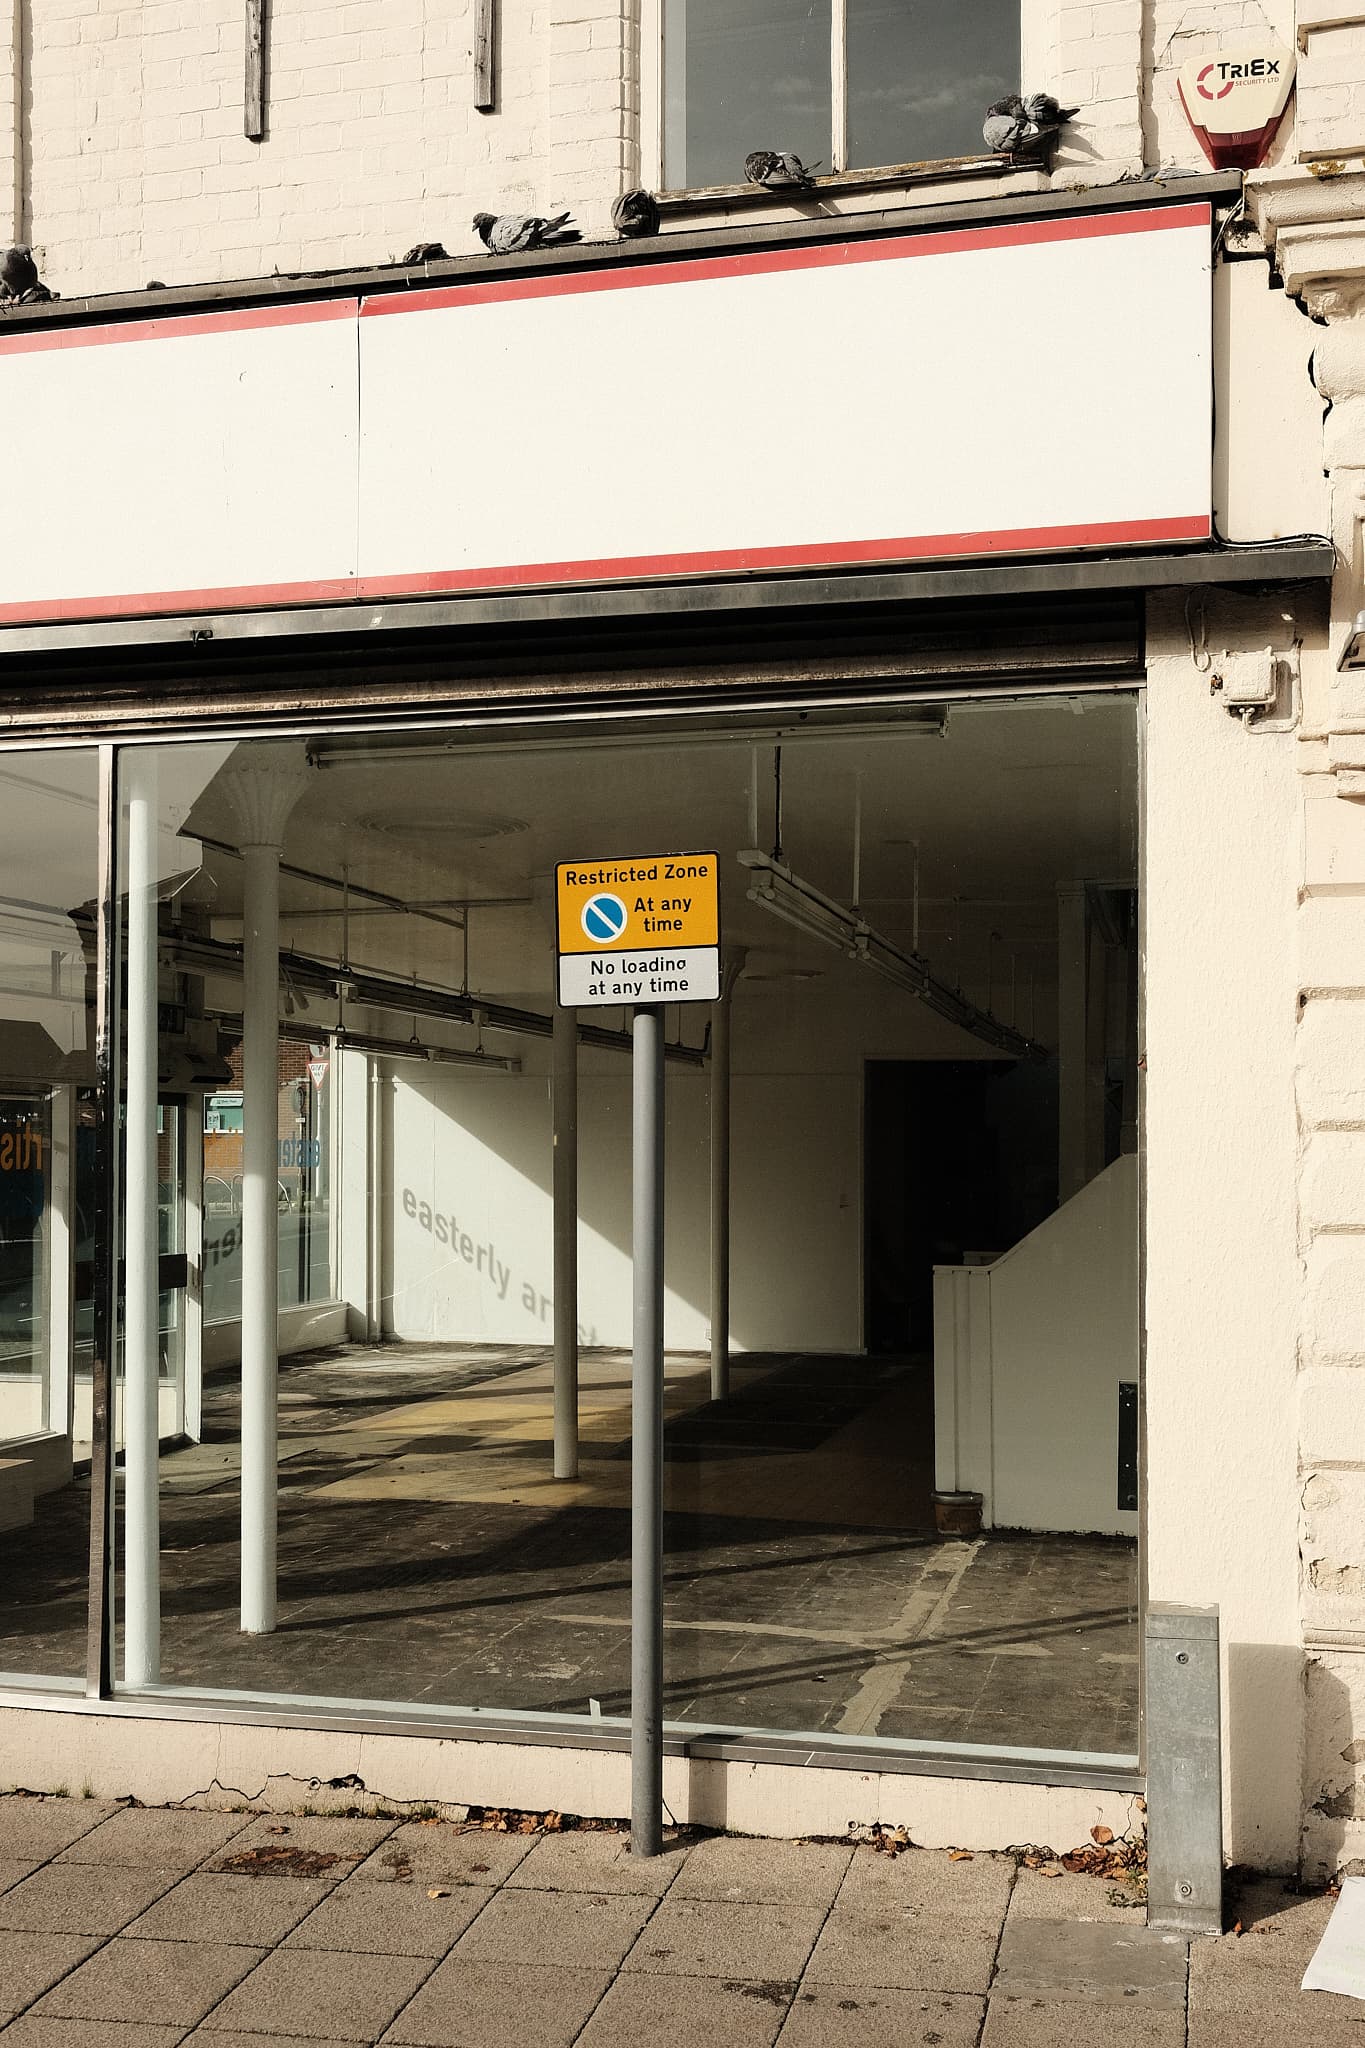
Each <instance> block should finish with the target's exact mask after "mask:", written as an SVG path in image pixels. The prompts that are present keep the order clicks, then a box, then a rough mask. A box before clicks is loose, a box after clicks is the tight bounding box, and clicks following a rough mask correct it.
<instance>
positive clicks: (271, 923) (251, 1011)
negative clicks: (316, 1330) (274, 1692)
mask: <svg viewBox="0 0 1365 2048" xmlns="http://www.w3.org/2000/svg"><path fill="white" fill-rule="evenodd" d="M308 777H309V770H308V766H307V762H306V759H305V756H304V752H303V749H302V747H301V746H298V745H296V744H293V743H289V744H285V745H279V746H273V745H254V746H248V747H245V748H243V749H242V750H241V751H240V752H239V753H238V754H237V755H236V756H235V757H234V759H233V763H232V765H231V766H230V767H229V768H228V769H226V770H225V771H224V774H223V777H222V783H223V786H224V788H225V790H226V791H227V793H228V794H230V796H231V798H232V800H233V802H234V804H235V805H236V808H237V812H238V816H239V819H240V828H241V842H240V852H241V855H242V860H243V868H244V872H243V893H242V1613H241V1620H242V1630H243V1632H244V1633H245V1634H247V1635H268V1634H269V1633H270V1631H271V1630H272V1629H273V1628H274V1626H275V1599H276V1583H275V1582H276V1563H275V1557H276V1523H277V1501H276V1479H277V1464H278V1451H279V1412H278V1389H277V1374H278V1366H279V1209H278V1206H277V1196H276V1191H277V1185H278V1179H279V1175H278V1170H277V1158H278V1153H277V1149H276V1148H277V1131H276V1125H277V1121H278V1092H279V1090H278V1065H279V979H280V852H281V848H282V846H283V843H284V830H285V826H286V824H287V823H288V820H289V813H290V812H291V811H292V810H293V808H294V805H295V804H296V803H297V802H298V799H299V797H300V796H301V795H302V794H303V791H304V789H305V788H306V786H307V783H308Z"/></svg>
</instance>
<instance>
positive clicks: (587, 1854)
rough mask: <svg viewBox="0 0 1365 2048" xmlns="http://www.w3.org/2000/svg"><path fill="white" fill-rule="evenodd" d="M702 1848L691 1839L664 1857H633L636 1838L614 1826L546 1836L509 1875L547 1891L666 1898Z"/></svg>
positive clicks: (514, 1884)
mask: <svg viewBox="0 0 1365 2048" xmlns="http://www.w3.org/2000/svg"><path fill="white" fill-rule="evenodd" d="M696 1853H697V1852H696V1850H695V1849H693V1848H690V1847H689V1846H688V1845H687V1844H686V1843H685V1842H683V1843H678V1844H677V1845H676V1846H674V1847H672V1848H666V1849H665V1850H664V1852H663V1854H662V1855H661V1856H632V1855H631V1853H630V1837H629V1835H625V1834H618V1833H616V1832H615V1831H614V1830H608V1829H598V1828H581V1829H574V1830H572V1831H571V1832H570V1833H568V1834H560V1835H545V1836H543V1837H542V1838H541V1840H540V1841H538V1842H537V1843H536V1844H535V1847H534V1848H533V1849H532V1850H531V1853H530V1855H529V1856H527V1857H526V1858H525V1860H524V1861H523V1862H520V1863H518V1864H517V1865H516V1867H515V1869H514V1870H513V1871H512V1872H511V1874H510V1875H509V1877H508V1879H507V1884H508V1888H509V1889H510V1890H519V1889H521V1888H523V1887H529V1888H530V1889H531V1890H533V1891H545V1892H631V1893H634V1894H636V1895H637V1896H638V1897H640V1898H653V1899H657V1898H662V1896H663V1894H664V1893H665V1892H666V1891H668V1890H669V1888H670V1886H672V1885H673V1884H674V1883H675V1882H676V1881H677V1878H678V1875H679V1872H681V1871H684V1870H685V1868H686V1865H687V1862H688V1860H689V1859H690V1858H691V1857H692V1856H695V1855H696Z"/></svg>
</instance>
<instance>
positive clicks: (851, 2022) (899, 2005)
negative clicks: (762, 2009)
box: [780, 1984, 983, 2048]
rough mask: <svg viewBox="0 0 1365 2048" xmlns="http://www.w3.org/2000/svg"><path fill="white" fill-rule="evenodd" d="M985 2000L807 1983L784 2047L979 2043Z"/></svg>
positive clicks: (954, 2047) (956, 2047)
mask: <svg viewBox="0 0 1365 2048" xmlns="http://www.w3.org/2000/svg"><path fill="white" fill-rule="evenodd" d="M982 2009H983V2002H982V2000H981V1999H979V1998H963V1997H959V1996H952V1995H949V1994H946V1993H944V1992H941V1991H869V1990H867V1989H866V1988H865V1987H864V1986H863V1985H861V1984H807V1985H805V1986H804V1987H803V1988H802V1989H801V1991H799V1992H798V1993H797V1996H796V1998H795V2000H794V2001H793V2004H792V2008H791V2012H790V2013H789V2014H788V2016H787V2023H786V2025H785V2026H784V2027H783V2029H782V2033H781V2036H780V2048H921V2044H922V2043H928V2044H929V2048H936V2044H942V2048H976V2043H977V2038H978V2036H979V2034H980V2032H981V2014H982Z"/></svg>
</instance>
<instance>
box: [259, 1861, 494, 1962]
mask: <svg viewBox="0 0 1365 2048" xmlns="http://www.w3.org/2000/svg"><path fill="white" fill-rule="evenodd" d="M247 1882H250V1880H249V1879H248V1880H247ZM270 1889H271V1890H272V1891H273V1890H274V1889H275V1887H274V1886H273V1885H272V1886H271V1887H270ZM431 1890H437V1891H445V1892H446V1893H447V1894H448V1896H447V1897H445V1898H437V1899H433V1898H430V1897H429V1896H428V1893H429V1891H431ZM492 1897H493V1893H492V1892H491V1891H489V1890H485V1889H483V1888H482V1887H481V1886H479V1885H472V1884H465V1885H458V1886H455V1887H450V1886H446V1885H438V1886H427V1885H410V1884H386V1885H370V1884H367V1885H354V1884H345V1885H339V1886H337V1887H335V1888H334V1889H333V1890H332V1891H331V1892H330V1893H329V1894H328V1896H327V1897H326V1898H325V1899H324V1900H323V1902H322V1904H321V1905H319V1906H316V1907H315V1908H314V1910H313V1911H312V1912H311V1913H310V1914H309V1915H308V1918H307V1919H306V1920H303V1921H300V1923H299V1924H298V1926H296V1927H295V1929H294V1931H293V1933H292V1934H291V1935H290V1936H289V1937H288V1939H287V1941H286V1942H285V1947H286V1948H313V1949H342V1950H345V1951H348V1952H350V1953H352V1954H355V1955H374V1956H431V1957H433V1958H435V1957H439V1956H443V1955H445V1954H446V1953H447V1952H448V1950H450V1949H451V1948H453V1947H454V1945H455V1943H456V1942H457V1941H458V1940H459V1938H460V1936H461V1935H462V1934H463V1933H464V1931H465V1929H466V1927H468V1926H469V1924H470V1922H471V1921H472V1920H473V1919H474V1918H475V1917H476V1915H478V1914H479V1913H481V1912H482V1911H483V1909H484V1907H485V1906H486V1905H487V1904H488V1901H489V1900H490V1899H491V1898H492Z"/></svg>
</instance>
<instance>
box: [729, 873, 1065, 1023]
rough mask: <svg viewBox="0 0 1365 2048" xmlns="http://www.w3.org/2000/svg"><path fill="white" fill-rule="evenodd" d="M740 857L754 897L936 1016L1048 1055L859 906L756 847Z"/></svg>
mask: <svg viewBox="0 0 1365 2048" xmlns="http://www.w3.org/2000/svg"><path fill="white" fill-rule="evenodd" d="M739 859H740V863H741V865H742V866H744V867H746V868H748V870H749V875H750V882H749V892H748V893H749V901H750V902H751V903H757V904H759V905H760V906H761V908H763V909H764V910H768V911H771V912H772V914H773V916H774V917H780V918H781V919H782V921H783V923H784V924H789V925H793V926H794V927H795V928H796V930H797V931H801V932H805V933H806V934H807V935H808V936H809V937H811V938H813V939H819V940H820V942H821V944H822V945H826V946H833V947H834V948H835V949H836V950H837V951H838V952H840V953H843V954H844V955H845V957H846V958H848V959H850V960H858V961H861V962H862V964H863V965H864V966H865V967H870V968H872V970H873V971H874V973H877V974H880V975H881V977H882V979H883V980H884V981H889V982H892V983H894V985H895V986H896V987H897V988H902V989H904V990H905V991H906V992H907V994H909V995H912V996H915V997H917V998H918V999H919V1001H920V1002H922V1003H924V1004H925V1005H926V1007H927V1008H929V1009H931V1010H932V1011H933V1012H934V1013H935V1015H936V1016H939V1017H943V1018H945V1019H946V1020H947V1022H948V1023H950V1024H956V1025H957V1026H958V1027H959V1029H960V1030H963V1031H969V1032H970V1033H971V1034H972V1036H973V1038H979V1039H981V1040H983V1041H984V1043H985V1044H987V1045H990V1046H994V1048H995V1049H996V1051H997V1052H1003V1053H1008V1054H1009V1056H1010V1057H1011V1058H1012V1059H1035V1060H1042V1059H1046V1058H1047V1048H1046V1047H1045V1046H1042V1045H1039V1044H1037V1043H1036V1042H1035V1041H1034V1040H1032V1039H1029V1038H1025V1037H1024V1035H1023V1033H1022V1032H1020V1031H1016V1030H1015V1029H1014V1027H1013V1026H1012V1025H1009V1024H1002V1023H1000V1021H999V1020H998V1018H996V1017H993V1016H992V1015H991V1013H990V1012H989V1011H988V1010H980V1009H978V1008H977V1006H976V1004H975V1003H973V1002H969V1001H968V999H967V997H966V996H964V995H960V994H959V993H958V991H957V990H956V989H951V988H949V987H948V986H947V985H946V983H944V982H941V981H935V979H934V977H933V975H932V974H931V973H930V971H929V963H928V961H927V960H925V959H924V958H923V957H922V956H921V955H920V954H918V953H905V952H902V950H901V948H900V947H899V946H895V945H893V944H892V943H891V941H890V939H886V938H883V937H882V935H881V933H880V932H878V931H874V930H873V928H872V926H871V925H870V924H869V923H868V922H867V919H866V918H864V917H860V916H859V915H858V913H857V911H854V910H846V909H845V908H844V906H843V904H842V903H836V902H835V901H834V898H833V897H832V896H825V895H822V894H821V892H820V890H818V889H814V888H812V887H811V885H810V883H809V882H803V881H802V880H801V878H800V876H799V875H795V874H793V873H792V871H791V869H790V868H788V867H784V866H783V865H782V863H781V862H780V861H776V860H772V859H771V858H770V857H769V856H768V855H767V854H766V853H760V852H759V851H758V849H757V848H756V847H747V848H744V849H742V850H741V852H740V855H739Z"/></svg>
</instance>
